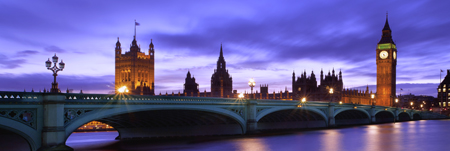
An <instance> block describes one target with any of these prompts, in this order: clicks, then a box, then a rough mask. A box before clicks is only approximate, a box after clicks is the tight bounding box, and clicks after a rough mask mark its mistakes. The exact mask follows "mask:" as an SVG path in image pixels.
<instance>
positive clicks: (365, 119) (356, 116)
mask: <svg viewBox="0 0 450 151" xmlns="http://www.w3.org/2000/svg"><path fill="white" fill-rule="evenodd" d="M334 119H335V122H336V125H356V124H369V123H370V114H369V113H368V112H367V111H366V110H364V109H354V108H346V109H340V110H338V111H337V112H335V114H334Z"/></svg>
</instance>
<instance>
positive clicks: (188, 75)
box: [186, 70, 191, 78]
mask: <svg viewBox="0 0 450 151" xmlns="http://www.w3.org/2000/svg"><path fill="white" fill-rule="evenodd" d="M186 78H191V72H189V70H188V73H187V75H186Z"/></svg>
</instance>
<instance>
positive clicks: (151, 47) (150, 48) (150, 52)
mask: <svg viewBox="0 0 450 151" xmlns="http://www.w3.org/2000/svg"><path fill="white" fill-rule="evenodd" d="M148 47H149V48H148V54H149V55H150V58H151V59H153V58H154V55H155V46H154V45H153V39H150V45H149V46H148Z"/></svg>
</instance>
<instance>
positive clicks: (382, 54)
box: [380, 51, 388, 59]
mask: <svg viewBox="0 0 450 151" xmlns="http://www.w3.org/2000/svg"><path fill="white" fill-rule="evenodd" d="M387 57H388V52H387V51H381V52H380V58H381V59H386V58H387Z"/></svg>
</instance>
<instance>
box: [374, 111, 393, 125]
mask: <svg viewBox="0 0 450 151" xmlns="http://www.w3.org/2000/svg"><path fill="white" fill-rule="evenodd" d="M394 121H395V117H394V113H393V112H392V111H386V110H380V111H377V112H375V122H376V123H387V122H394Z"/></svg>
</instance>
